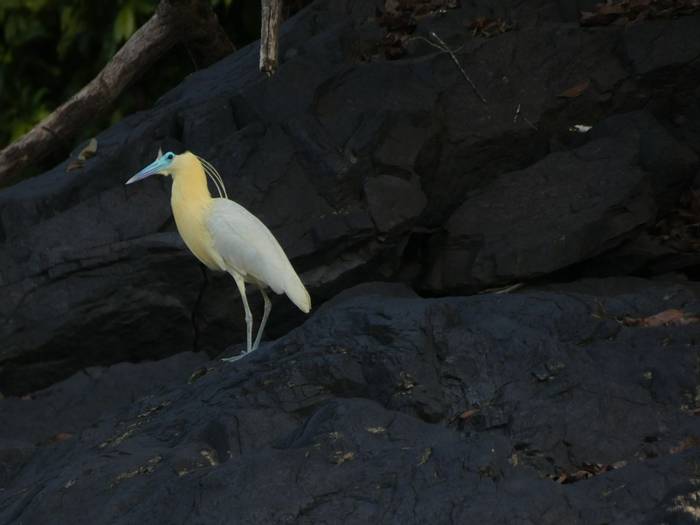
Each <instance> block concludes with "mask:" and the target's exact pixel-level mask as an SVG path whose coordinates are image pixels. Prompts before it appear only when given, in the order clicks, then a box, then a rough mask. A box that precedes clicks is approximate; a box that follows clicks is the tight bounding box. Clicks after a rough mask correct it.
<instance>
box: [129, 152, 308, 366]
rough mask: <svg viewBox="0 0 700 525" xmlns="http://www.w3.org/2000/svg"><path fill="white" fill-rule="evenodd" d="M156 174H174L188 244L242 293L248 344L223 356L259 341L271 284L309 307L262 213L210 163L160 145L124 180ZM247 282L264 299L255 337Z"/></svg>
mask: <svg viewBox="0 0 700 525" xmlns="http://www.w3.org/2000/svg"><path fill="white" fill-rule="evenodd" d="M156 174H158V175H163V176H170V177H172V179H173V183H172V190H171V199H170V205H171V208H172V212H173V216H174V218H175V225H176V226H177V230H178V232H179V233H180V236H181V237H182V240H183V241H184V242H185V245H186V246H187V247H188V248H189V250H190V251H191V252H192V254H193V255H194V256H195V257H196V258H197V259H198V260H199V261H201V262H202V263H203V264H204V265H205V266H206V267H207V268H209V269H211V270H214V271H222V272H227V273H229V274H230V275H231V277H233V280H234V281H235V282H236V286H237V287H238V291H239V293H240V295H241V300H242V302H243V309H244V311H245V322H246V350H245V352H243V353H242V354H240V355H239V356H236V357H232V358H226V359H224V361H235V360H237V359H240V358H242V357H244V356H245V355H248V354H249V353H251V352H253V351H255V350H256V349H257V348H258V346H259V345H260V339H261V338H262V334H263V331H264V329H265V324H266V323H267V319H268V317H269V315H270V311H271V310H272V304H271V302H270V298H269V297H268V294H267V293H266V289H267V288H271V289H272V291H274V292H275V293H277V294H283V293H284V294H286V295H287V297H288V298H289V299H290V300H291V301H292V302H293V303H294V304H295V305H296V306H297V308H299V309H300V310H301V311H302V312H304V313H306V314H308V313H309V312H310V311H311V297H310V296H309V292H308V291H307V290H306V288H305V287H304V284H303V283H302V281H301V279H300V278H299V275H298V274H297V273H296V272H295V271H294V268H293V267H292V264H291V263H290V262H289V259H288V258H287V255H286V254H285V253H284V250H283V249H282V247H281V246H280V244H279V242H277V239H275V236H274V235H273V234H272V232H271V231H270V230H269V229H268V228H267V226H265V225H264V224H263V223H262V221H260V219H258V218H257V217H256V216H255V215H253V214H252V213H251V212H249V211H248V210H247V209H245V208H244V207H243V206H241V205H240V204H238V203H237V202H234V201H233V200H231V199H229V198H228V193H227V192H226V187H225V186H224V182H223V179H222V178H221V175H219V172H218V171H217V170H216V168H214V166H213V165H212V164H211V163H209V162H208V161H206V160H205V159H203V158H202V157H199V156H197V155H195V154H194V153H192V152H190V151H185V152H184V153H181V154H179V155H176V154H175V153H173V152H172V151H169V152H167V153H165V154H163V153H162V151H161V150H158V155H157V157H156V160H155V161H153V162H152V163H151V164H149V165H148V166H146V167H145V168H143V169H142V170H141V171H139V172H138V173H137V174H136V175H134V176H133V177H131V178H130V179H129V180H127V181H126V184H132V183H134V182H137V181H140V180H143V179H145V178H146V177H150V176H151V175H156ZM207 178H209V179H211V181H212V182H213V184H214V186H215V188H216V191H217V193H218V197H212V195H211V193H210V191H209V186H208V184H207ZM247 283H249V284H253V285H255V286H256V287H257V288H258V290H260V293H261V294H262V297H263V302H264V308H263V316H262V320H261V321H260V327H259V328H258V332H257V335H256V336H255V341H252V329H253V316H252V314H251V312H250V307H249V306H248V298H247V296H246V284H247Z"/></svg>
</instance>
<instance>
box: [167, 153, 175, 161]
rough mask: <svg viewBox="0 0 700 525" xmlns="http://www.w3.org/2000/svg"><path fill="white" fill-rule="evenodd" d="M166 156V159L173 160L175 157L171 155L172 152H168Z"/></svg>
mask: <svg viewBox="0 0 700 525" xmlns="http://www.w3.org/2000/svg"><path fill="white" fill-rule="evenodd" d="M167 158H168V160H173V159H174V158H175V155H173V154H172V153H168V155H167Z"/></svg>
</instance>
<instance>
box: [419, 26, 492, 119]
mask: <svg viewBox="0 0 700 525" xmlns="http://www.w3.org/2000/svg"><path fill="white" fill-rule="evenodd" d="M430 36H431V37H433V38H434V39H435V41H436V42H437V44H436V43H435V42H431V41H430V40H428V39H427V38H423V37H422V36H417V37H413V38H412V39H411V40H422V41H423V42H426V43H427V44H429V45H431V46H433V47H434V48H435V49H439V50H440V51H442V52H443V53H447V54H448V55H450V58H451V59H452V62H454V63H455V65H456V66H457V69H459V71H460V73H462V76H463V77H464V79H465V80H466V81H467V82H468V83H469V85H470V86H471V87H472V89H473V90H474V93H475V94H476V96H477V97H479V100H481V101H482V102H483V103H484V105H485V106H488V103H487V102H486V99H485V98H484V96H483V95H482V94H481V93H479V90H478V89H477V87H476V84H474V82H472V79H471V78H469V75H467V72H466V71H465V70H464V68H463V67H462V64H461V63H460V62H459V59H458V58H457V55H456V54H455V52H458V51H459V50H460V49H462V48H461V47H459V48H458V49H456V50H454V51H453V50H452V49H450V48H449V47H448V46H447V44H446V43H445V41H444V40H443V39H442V38H440V37H439V36H438V35H437V33H436V32H435V31H431V32H430Z"/></svg>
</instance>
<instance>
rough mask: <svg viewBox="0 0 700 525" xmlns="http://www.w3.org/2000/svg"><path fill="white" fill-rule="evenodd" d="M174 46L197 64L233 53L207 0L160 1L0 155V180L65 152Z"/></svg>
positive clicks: (204, 64)
mask: <svg viewBox="0 0 700 525" xmlns="http://www.w3.org/2000/svg"><path fill="white" fill-rule="evenodd" d="M178 43H185V44H186V45H187V46H188V49H189V50H190V51H191V53H192V56H193V57H195V60H196V61H197V62H198V65H199V66H207V65H209V64H212V63H214V62H215V61H217V60H220V59H221V58H223V57H224V56H226V55H228V54H230V53H231V52H232V51H233V50H234V46H233V44H232V43H231V41H230V40H229V39H228V37H227V36H226V33H225V32H224V30H223V28H222V27H221V26H220V25H219V22H218V19H217V17H216V14H215V13H214V11H213V10H212V8H211V5H210V4H209V1H208V0H161V2H160V3H159V4H158V7H157V8H156V12H155V14H154V15H153V16H152V17H151V18H150V19H149V20H148V22H146V23H145V24H144V25H143V26H142V27H140V28H139V29H138V30H137V31H136V32H135V33H134V34H133V35H132V36H131V38H130V39H129V40H128V41H127V42H126V43H125V44H124V46H123V47H122V48H121V49H120V50H119V51H118V52H117V53H116V54H115V55H114V57H113V58H112V60H110V62H109V63H108V64H107V65H106V66H105V67H104V69H102V71H100V73H99V74H98V75H97V76H96V77H95V78H94V79H93V80H92V81H91V82H90V83H89V84H87V85H86V86H85V87H84V88H83V89H81V90H80V91H79V92H78V93H76V94H75V95H74V96H73V97H71V98H70V99H69V100H68V101H67V102H65V103H64V104H63V105H61V106H60V107H58V108H57V109H56V110H55V111H54V112H53V113H51V114H50V115H49V116H48V117H46V118H45V119H44V120H42V121H41V122H40V123H39V124H37V125H36V126H35V127H34V128H33V129H32V130H31V131H29V132H28V133H27V134H26V135H24V136H23V137H22V138H20V139H19V140H17V141H16V142H13V143H12V144H10V145H9V146H7V147H6V148H5V149H3V150H2V151H0V181H2V180H3V179H6V178H8V177H11V176H15V175H19V174H20V173H21V171H22V170H24V169H26V168H28V167H30V166H32V165H34V164H37V163H38V162H40V161H41V160H43V159H45V158H46V157H48V156H49V155H51V154H53V153H55V152H57V151H62V150H66V149H68V148H69V147H70V145H71V144H72V142H73V140H74V138H75V136H76V135H77V134H78V132H79V131H80V130H81V129H83V128H84V126H85V122H88V121H90V120H91V119H94V118H95V115H98V114H100V113H103V112H104V111H105V110H107V109H108V108H109V107H110V106H111V105H112V104H113V103H114V101H115V100H116V98H117V97H118V96H119V95H120V94H121V93H122V91H124V89H125V88H126V87H127V86H129V85H130V84H131V83H132V82H133V81H134V80H135V79H137V78H138V77H139V76H141V75H142V74H143V73H145V72H146V70H147V69H148V68H149V67H150V66H152V65H153V64H154V63H155V62H156V61H157V60H158V59H159V58H160V57H162V56H163V55H164V54H165V53H166V52H168V50H170V49H171V48H172V47H173V46H175V45H176V44H178Z"/></svg>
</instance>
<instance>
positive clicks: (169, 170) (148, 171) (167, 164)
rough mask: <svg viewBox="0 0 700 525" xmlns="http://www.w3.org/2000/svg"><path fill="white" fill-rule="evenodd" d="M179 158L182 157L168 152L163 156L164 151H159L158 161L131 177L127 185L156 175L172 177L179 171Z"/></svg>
mask: <svg viewBox="0 0 700 525" xmlns="http://www.w3.org/2000/svg"><path fill="white" fill-rule="evenodd" d="M179 157H180V155H175V154H174V153H173V152H172V151H168V152H167V153H165V154H163V152H162V151H160V150H158V157H157V158H156V160H154V161H153V162H151V163H150V164H149V165H148V166H146V167H145V168H143V169H142V170H141V171H139V172H138V173H137V174H136V175H134V176H133V177H131V178H130V179H129V180H128V181H126V184H131V183H132V182H137V181H139V180H143V179H145V178H146V177H150V176H151V175H156V174H157V175H172V174H173V172H174V171H175V170H176V169H177V165H178V158H179Z"/></svg>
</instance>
